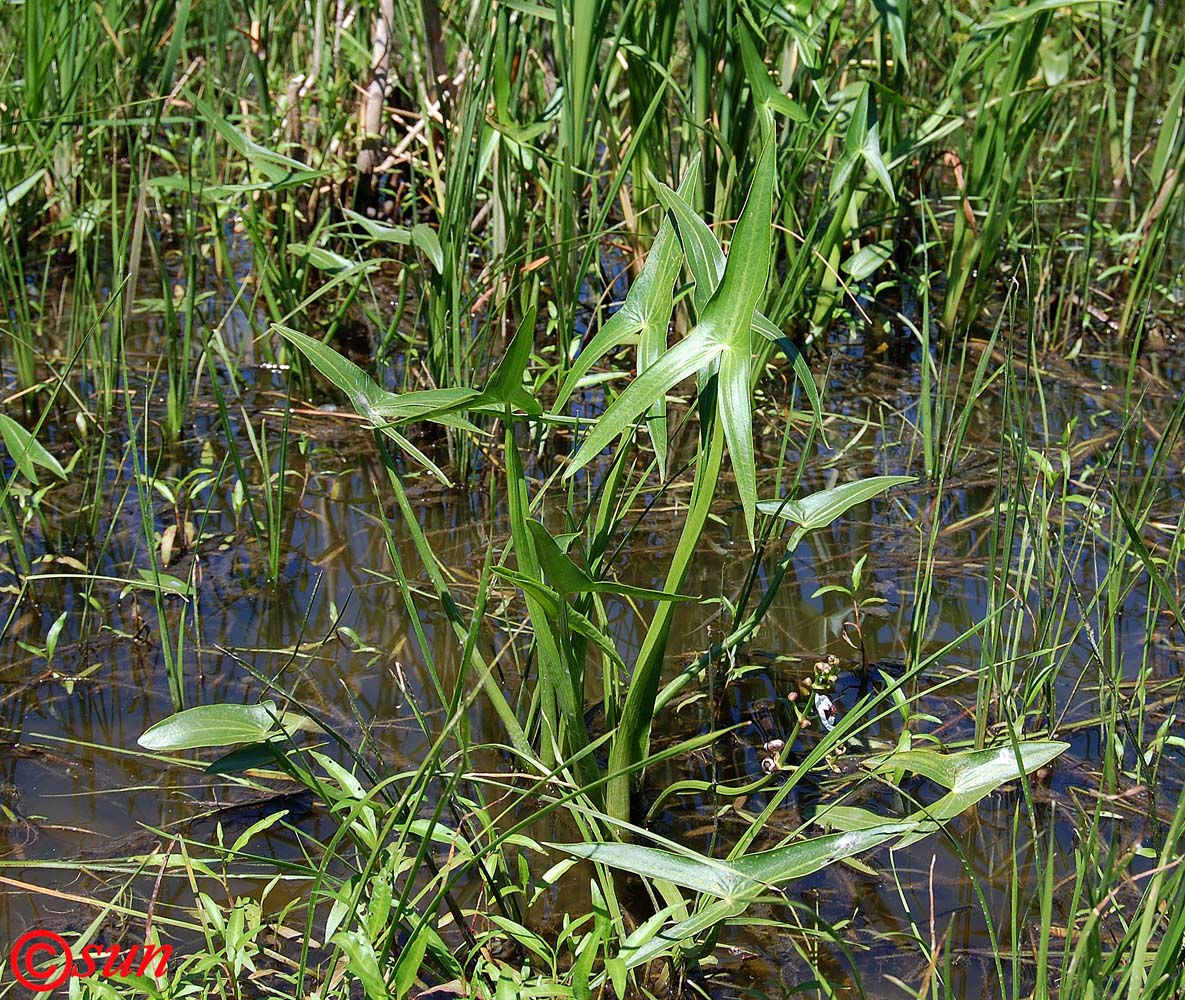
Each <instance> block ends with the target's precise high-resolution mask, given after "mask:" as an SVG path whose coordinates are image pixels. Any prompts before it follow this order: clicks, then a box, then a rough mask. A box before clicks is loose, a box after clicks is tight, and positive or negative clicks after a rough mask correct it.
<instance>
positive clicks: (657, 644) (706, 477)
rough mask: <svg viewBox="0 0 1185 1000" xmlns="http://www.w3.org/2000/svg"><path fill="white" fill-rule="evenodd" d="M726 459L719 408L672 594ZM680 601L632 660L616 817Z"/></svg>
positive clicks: (625, 812)
mask: <svg viewBox="0 0 1185 1000" xmlns="http://www.w3.org/2000/svg"><path fill="white" fill-rule="evenodd" d="M723 458H724V428H723V426H722V425H721V423H720V412H719V410H717V411H716V417H715V421H714V423H713V426H712V431H711V434H710V436H709V439H708V444H707V454H706V455H705V457H704V459H703V461H702V463H701V464H700V465H699V466H698V467H697V469H696V473H695V486H694V488H693V489H692V494H691V506H690V507H689V509H688V511H687V520H686V521H685V522H684V524H683V533H682V535H680V537H679V546H678V548H677V549H676V550H675V558H674V559H673V560H672V561H671V568H670V570H669V572H668V573H667V580H666V584H665V586H664V588H663V589H664V590H665V592H666V593H668V594H675V593H678V592H679V589H680V588H681V587H682V586H683V581H684V580H685V579H686V577H687V570H688V569H689V568H690V566H691V560H692V559H693V558H694V557H695V553H696V550H697V548H698V546H699V540H700V536H701V535H702V534H703V530H704V525H705V524H706V523H707V520H708V514H709V513H710V512H711V509H712V499H713V497H714V496H715V494H716V484H717V481H718V480H719V478H720V466H721V463H722V461H723ZM676 603H677V602H675V601H664V602H662V603H661V604H660V605H659V607H658V610H657V611H656V612H655V614H654V619H653V620H652V621H651V623H650V628H649V629H647V631H646V638H645V640H643V642H642V648H641V650H640V651H639V652H638V658H637V660H636V662H635V664H634V673H633V677H632V678H631V679H630V685H629V692H628V693H627V694H626V697H625V704H624V705H623V706H622V709H621V724H620V725H619V726H618V729H617V736H616V738H615V739H614V741H613V746H612V748H611V749H610V751H609V781H608V784H607V786H606V801H605V806H606V810H607V812H608V813H609V815H610V816H612V817H614V818H615V819H620V820H628V819H629V813H630V782H631V775H632V774H634V772H635V771H636V769H637V766H638V765H639V763H640V762H641V761H642V760H644V759H645V757H646V754H647V752H648V750H649V745H650V724H651V722H652V721H653V718H654V704H655V699H656V698H657V696H658V682H659V680H660V679H661V677H662V666H663V660H664V659H665V655H666V650H667V636H668V635H669V634H670V630H671V621H672V619H673V617H674V613H675V604H676Z"/></svg>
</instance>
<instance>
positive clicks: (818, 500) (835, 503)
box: [757, 476, 915, 531]
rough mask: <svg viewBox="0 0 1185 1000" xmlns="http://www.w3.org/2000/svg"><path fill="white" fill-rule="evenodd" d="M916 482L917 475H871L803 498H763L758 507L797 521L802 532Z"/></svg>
mask: <svg viewBox="0 0 1185 1000" xmlns="http://www.w3.org/2000/svg"><path fill="white" fill-rule="evenodd" d="M912 482H915V479H914V477H913V476H870V477H868V478H867V479H858V480H856V482H854V483H844V484H843V485H841V486H834V487H832V488H831V489H829V490H820V491H819V492H818V493H811V494H810V495H809V496H805V497H802V498H801V499H799V500H763V501H761V503H759V504H758V505H757V509H758V510H760V511H761V513H763V514H773V515H775V516H777V517H781V518H784V519H785V520H787V521H790V522H792V523H794V524H796V525H797V526H798V527H799V528H800V529H801V530H802V531H816V530H817V529H819V528H825V527H827V526H828V525H829V524H831V522H832V521H834V520H836V518H839V517H842V516H843V515H844V514H846V513H847V512H848V511H849V510H851V509H852V508H853V507H855V506H856V505H857V504H861V503H864V502H865V501H867V500H871V499H872V498H873V497H877V496H880V495H881V494H882V493H884V492H885V491H886V490H889V489H892V488H893V487H894V486H902V485H904V484H906V483H912Z"/></svg>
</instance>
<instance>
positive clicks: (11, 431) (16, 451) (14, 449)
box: [0, 413, 66, 486]
mask: <svg viewBox="0 0 1185 1000" xmlns="http://www.w3.org/2000/svg"><path fill="white" fill-rule="evenodd" d="M0 438H3V440H4V447H5V448H6V449H7V450H8V454H9V457H11V458H12V460H13V462H14V463H15V464H16V467H17V471H19V472H20V473H21V475H22V476H24V477H25V478H26V479H27V480H29V482H31V483H32V484H33V485H34V486H36V485H38V481H37V466H40V467H41V468H43V469H48V470H49V471H50V472H52V473H53V474H54V475H55V476H57V477H58V478H59V479H65V478H66V470H65V469H63V468H62V464H61V462H59V461H58V460H57V459H56V458H54V457H53V455H52V454H50V452H49V451H47V450H46V448H45V447H44V446H43V445H42V444H41V442H39V441H38V440H37V439H36V438H35V437H33V435H32V434H30V433H29V432H28V431H27V430H26V429H25V428H24V427H22V426H21V425H20V424H19V423H17V422H16V421H15V420H13V419H12V417H10V416H9V415H8V414H7V413H0Z"/></svg>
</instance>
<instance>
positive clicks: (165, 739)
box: [139, 701, 280, 750]
mask: <svg viewBox="0 0 1185 1000" xmlns="http://www.w3.org/2000/svg"><path fill="white" fill-rule="evenodd" d="M278 719H279V713H278V711H277V709H276V703H275V702H274V701H264V702H260V704H258V705H198V706H197V707H196V708H187V709H185V710H184V711H181V712H177V713H176V714H174V715H170V716H169V717H168V718H167V719H161V721H160V722H158V723H156V724H155V725H153V726H150V727H149V728H148V729H146V730H145V731H144V733H143V734H142V735H141V737H140V739H139V743H140V746H142V747H144V749H146V750H195V749H198V748H200V747H223V746H229V745H231V744H234V743H259V742H261V741H262V740H265V739H267V738H268V737H269V736H275V735H276V734H277V733H279V732H280V729H279V727H278V726H277V721H278Z"/></svg>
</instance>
